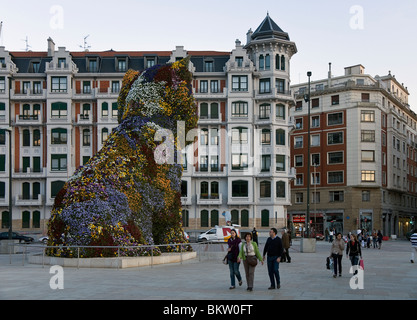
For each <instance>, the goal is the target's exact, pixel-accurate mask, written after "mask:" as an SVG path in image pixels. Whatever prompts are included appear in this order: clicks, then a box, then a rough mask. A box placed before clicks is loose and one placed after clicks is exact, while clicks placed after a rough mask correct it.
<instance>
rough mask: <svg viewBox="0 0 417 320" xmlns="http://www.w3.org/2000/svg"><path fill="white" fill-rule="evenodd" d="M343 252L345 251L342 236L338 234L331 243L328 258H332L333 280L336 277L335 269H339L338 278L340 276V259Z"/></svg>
mask: <svg viewBox="0 0 417 320" xmlns="http://www.w3.org/2000/svg"><path fill="white" fill-rule="evenodd" d="M343 250H345V241H344V240H343V239H342V234H341V233H340V232H339V233H338V234H337V235H336V239H335V240H334V241H333V242H332V247H331V249H330V257H331V258H333V268H334V269H333V278H336V277H337V271H338V270H337V269H338V267H339V277H341V276H342V257H343Z"/></svg>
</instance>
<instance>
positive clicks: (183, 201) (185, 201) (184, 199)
mask: <svg viewBox="0 0 417 320" xmlns="http://www.w3.org/2000/svg"><path fill="white" fill-rule="evenodd" d="M191 204H192V203H191V197H190V196H186V197H181V205H182V206H191Z"/></svg>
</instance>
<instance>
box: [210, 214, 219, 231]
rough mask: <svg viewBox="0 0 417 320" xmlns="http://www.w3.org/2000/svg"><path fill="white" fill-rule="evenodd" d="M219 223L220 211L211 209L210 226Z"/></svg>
mask: <svg viewBox="0 0 417 320" xmlns="http://www.w3.org/2000/svg"><path fill="white" fill-rule="evenodd" d="M218 225H219V211H218V210H211V212H210V226H211V227H215V226H218Z"/></svg>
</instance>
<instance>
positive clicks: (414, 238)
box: [410, 229, 417, 263]
mask: <svg viewBox="0 0 417 320" xmlns="http://www.w3.org/2000/svg"><path fill="white" fill-rule="evenodd" d="M410 241H411V263H414V253H415V252H417V229H414V231H413V234H412V235H411V237H410Z"/></svg>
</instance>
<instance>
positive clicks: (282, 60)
mask: <svg viewBox="0 0 417 320" xmlns="http://www.w3.org/2000/svg"><path fill="white" fill-rule="evenodd" d="M281 70H282V71H285V57H284V56H283V55H282V56H281Z"/></svg>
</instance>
